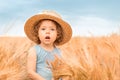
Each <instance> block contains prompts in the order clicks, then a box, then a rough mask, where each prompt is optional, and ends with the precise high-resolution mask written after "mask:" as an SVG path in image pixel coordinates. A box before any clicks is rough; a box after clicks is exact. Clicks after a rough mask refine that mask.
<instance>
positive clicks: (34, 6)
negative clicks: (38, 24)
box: [0, 0, 120, 36]
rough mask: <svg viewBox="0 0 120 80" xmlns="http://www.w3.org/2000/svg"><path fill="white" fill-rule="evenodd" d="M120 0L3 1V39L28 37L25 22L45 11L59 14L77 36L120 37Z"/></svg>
mask: <svg viewBox="0 0 120 80" xmlns="http://www.w3.org/2000/svg"><path fill="white" fill-rule="evenodd" d="M119 4H120V0H0V36H25V33H24V24H25V21H26V20H27V19H28V18H29V17H31V16H33V15H34V14H37V13H39V12H41V11H43V10H55V11H56V12H58V13H59V14H60V15H61V16H62V18H63V19H64V20H66V21H67V22H68V23H69V24H70V25H71V26H72V29H73V36H78V35H79V36H91V35H92V36H93V35H94V36H101V35H110V34H112V33H120V10H119V9H120V5H119Z"/></svg>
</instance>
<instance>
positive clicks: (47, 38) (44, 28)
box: [38, 20, 57, 45]
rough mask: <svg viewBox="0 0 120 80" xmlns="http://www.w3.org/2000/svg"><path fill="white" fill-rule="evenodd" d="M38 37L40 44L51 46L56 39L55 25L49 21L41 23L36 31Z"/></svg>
mask: <svg viewBox="0 0 120 80" xmlns="http://www.w3.org/2000/svg"><path fill="white" fill-rule="evenodd" d="M38 35H39V39H40V41H41V44H45V45H53V43H54V41H55V40H56V37H57V30H56V25H55V24H54V23H53V22H52V21H50V20H44V21H42V22H41V24H40V27H39V30H38Z"/></svg>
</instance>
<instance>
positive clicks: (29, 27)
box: [24, 14, 72, 45]
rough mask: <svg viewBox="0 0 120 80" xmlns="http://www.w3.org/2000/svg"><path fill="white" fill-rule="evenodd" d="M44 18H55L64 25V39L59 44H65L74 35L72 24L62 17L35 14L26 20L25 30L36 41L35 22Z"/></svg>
mask: <svg viewBox="0 0 120 80" xmlns="http://www.w3.org/2000/svg"><path fill="white" fill-rule="evenodd" d="M42 19H51V20H54V21H56V22H57V23H58V24H60V26H61V27H62V30H63V40H62V41H61V42H60V43H59V44H57V45H62V44H65V43H66V42H68V41H69V40H70V38H71V37H72V29H71V26H70V25H69V24H68V23H67V22H65V21H63V20H62V19H60V18H57V17H54V16H51V15H47V14H38V15H34V16H32V17H31V18H29V19H28V20H27V21H26V23H25V26H24V31H25V33H26V35H27V36H28V38H29V39H30V40H32V41H34V42H35V39H36V36H35V35H34V33H35V32H34V27H35V24H36V23H38V22H39V21H40V20H42ZM35 43H36V42H35Z"/></svg>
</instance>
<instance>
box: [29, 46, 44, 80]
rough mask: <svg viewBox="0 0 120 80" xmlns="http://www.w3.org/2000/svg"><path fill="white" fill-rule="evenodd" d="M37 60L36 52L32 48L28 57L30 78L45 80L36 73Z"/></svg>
mask: <svg viewBox="0 0 120 80" xmlns="http://www.w3.org/2000/svg"><path fill="white" fill-rule="evenodd" d="M36 59H37V58H36V51H35V49H34V48H31V49H30V50H29V51H28V57H27V71H28V77H29V78H30V79H32V80H45V79H44V78H43V77H41V76H40V75H39V74H37V73H36Z"/></svg>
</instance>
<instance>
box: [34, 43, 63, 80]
mask: <svg viewBox="0 0 120 80" xmlns="http://www.w3.org/2000/svg"><path fill="white" fill-rule="evenodd" d="M34 47H35V50H36V53H37V62H36V72H37V73H38V74H39V75H40V76H42V77H43V78H45V80H51V79H52V72H51V70H50V68H48V67H49V66H48V65H47V63H46V61H48V62H50V61H53V60H54V54H57V55H58V56H60V53H61V52H60V49H59V48H56V47H55V48H54V50H53V51H51V52H49V51H46V50H45V49H43V48H42V47H41V46H40V45H36V46H34Z"/></svg>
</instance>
